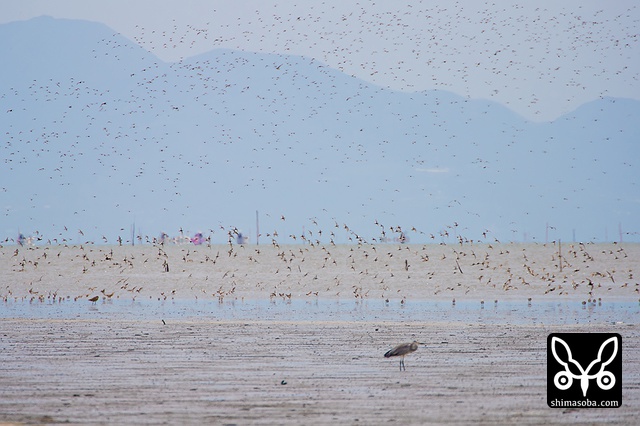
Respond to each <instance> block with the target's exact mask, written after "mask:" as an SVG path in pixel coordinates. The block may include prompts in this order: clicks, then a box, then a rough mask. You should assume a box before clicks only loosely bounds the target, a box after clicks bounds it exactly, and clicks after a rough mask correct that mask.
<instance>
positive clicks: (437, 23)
mask: <svg viewBox="0 0 640 426" xmlns="http://www.w3.org/2000/svg"><path fill="white" fill-rule="evenodd" d="M41 15H49V16H52V17H54V18H68V19H83V20H89V21H96V22H101V23H104V24H106V25H107V26H109V27H110V28H112V29H113V30H115V31H116V32H119V33H121V34H122V35H123V36H125V37H127V38H129V39H131V40H133V41H135V42H136V43H138V44H140V45H141V46H143V47H144V48H145V49H147V50H149V51H151V52H153V53H154V54H155V55H156V56H158V57H159V58H160V59H162V60H164V61H169V62H174V61H179V60H180V59H183V58H188V57H191V56H194V55H198V54H201V53H204V52H207V51H210V50H213V49H216V48H228V49H239V50H244V51H256V52H264V53H281V54H292V55H302V56H307V57H313V58H315V59H317V60H319V61H322V62H324V63H326V64H327V65H329V66H331V67H333V68H336V69H339V70H341V71H343V72H345V73H347V74H349V75H353V76H355V77H358V78H361V79H363V80H366V81H369V82H372V83H374V84H377V85H379V86H382V87H386V88H390V89H393V90H400V91H409V92H413V91H423V90H431V89H441V90H448V91H451V92H454V93H457V94H459V95H462V96H466V97H469V98H472V99H490V100H493V101H496V102H499V103H501V104H503V105H505V106H507V107H508V108H510V109H512V110H513V111H515V112H516V113H518V114H520V115H522V116H523V117H525V118H526V119H528V120H531V121H551V120H554V119H556V118H558V117H560V116H561V115H563V114H566V113H569V112H571V111H573V110H575V109H576V108H577V107H579V106H580V105H582V104H584V103H586V102H589V101H592V100H595V99H599V98H602V97H607V96H610V97H625V98H632V99H639V100H640V78H639V77H640V74H639V73H640V35H639V33H640V31H639V29H640V5H639V4H638V3H637V2H636V1H633V0H631V1H620V0H613V1H607V2H601V1H588V0H577V1H573V0H563V1H557V0H538V1H535V2H517V1H500V0H495V1H485V2H483V1H475V0H473V1H456V2H453V1H414V0H412V1H398V0H390V1H389V0H387V1H384V0H377V1H374V2H369V1H347V0H339V1H336V0H325V1H321V2H319V1H314V2H303V1H299V0H298V1H293V0H278V1H253V0H234V1H198V0H183V1H180V2H175V1H168V0H151V1H149V0H136V1H131V0H112V1H108V2H107V1H103V2H92V1H85V0H32V1H20V2H16V1H13V0H0V24H2V23H7V22H12V21H17V20H26V19H30V18H33V17H37V16H41Z"/></svg>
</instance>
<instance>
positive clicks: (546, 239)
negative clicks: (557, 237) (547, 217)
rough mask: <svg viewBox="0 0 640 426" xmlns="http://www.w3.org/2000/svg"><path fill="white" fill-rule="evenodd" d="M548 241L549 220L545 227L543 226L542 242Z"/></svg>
mask: <svg viewBox="0 0 640 426" xmlns="http://www.w3.org/2000/svg"><path fill="white" fill-rule="evenodd" d="M548 242H549V222H547V227H546V228H545V231H544V243H545V244H546V243H548Z"/></svg>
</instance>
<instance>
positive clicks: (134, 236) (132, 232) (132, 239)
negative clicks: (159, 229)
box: [131, 221, 136, 246]
mask: <svg viewBox="0 0 640 426" xmlns="http://www.w3.org/2000/svg"><path fill="white" fill-rule="evenodd" d="M135 244H136V222H135V221H133V224H132V225H131V245H132V246H134V245H135Z"/></svg>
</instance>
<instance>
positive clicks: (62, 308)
mask: <svg viewBox="0 0 640 426" xmlns="http://www.w3.org/2000/svg"><path fill="white" fill-rule="evenodd" d="M638 314H640V304H639V303H638V302H611V303H598V304H596V303H588V304H582V303H580V302H559V301H555V302H537V303H531V302H510V301H500V302H499V303H498V302H494V303H478V302H477V301H476V302H470V301H459V300H458V301H456V303H452V302H451V301H407V302H405V303H403V304H401V303H399V302H396V303H394V302H386V301H382V300H366V299H365V300H358V301H352V300H348V301H343V300H323V299H314V300H291V299H288V300H286V301H285V300H282V301H281V300H244V301H243V300H228V301H224V302H222V303H220V302H218V301H198V300H196V301H191V300H166V301H151V300H149V301H140V300H129V301H124V300H112V299H111V300H105V301H99V302H98V303H96V304H89V303H86V302H85V301H83V302H74V301H63V302H59V303H40V302H32V303H30V302H27V301H7V302H4V303H2V304H1V305H0V318H33V319H42V318H52V319H115V318H119V319H140V320H153V319H154V318H157V319H158V320H160V319H164V320H170V319H181V320H211V321H224V320H227V321H228V320H246V321H261V320H268V321H400V322H440V323H442V322H448V323H449V322H450V323H469V324H482V323H486V324H584V323H625V324H637V323H638V318H639V316H638Z"/></svg>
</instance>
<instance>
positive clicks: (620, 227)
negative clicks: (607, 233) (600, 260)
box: [618, 222, 622, 242]
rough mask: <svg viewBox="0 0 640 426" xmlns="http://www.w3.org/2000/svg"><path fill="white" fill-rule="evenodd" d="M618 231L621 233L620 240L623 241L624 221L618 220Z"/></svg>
mask: <svg viewBox="0 0 640 426" xmlns="http://www.w3.org/2000/svg"><path fill="white" fill-rule="evenodd" d="M618 233H619V234H620V242H622V222H618Z"/></svg>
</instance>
